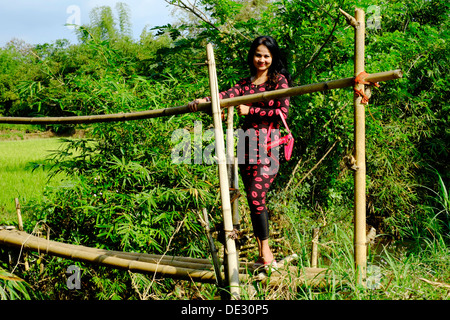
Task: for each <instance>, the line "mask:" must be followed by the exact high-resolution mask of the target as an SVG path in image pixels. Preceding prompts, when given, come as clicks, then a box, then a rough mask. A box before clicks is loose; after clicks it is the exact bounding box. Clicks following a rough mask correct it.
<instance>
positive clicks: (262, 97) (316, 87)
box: [0, 70, 403, 124]
mask: <svg viewBox="0 0 450 320" xmlns="http://www.w3.org/2000/svg"><path fill="white" fill-rule="evenodd" d="M402 77H403V73H402V71H401V70H392V71H386V72H379V73H373V74H370V75H369V76H367V78H366V79H365V80H367V81H370V82H381V81H388V80H394V79H399V78H402ZM353 85H354V78H345V79H339V80H331V81H325V82H320V83H313V84H307V85H303V86H298V87H292V88H287V89H279V90H273V91H267V92H263V93H255V94H251V95H246V96H239V97H235V98H229V99H223V100H220V106H221V107H222V108H226V107H231V106H236V105H239V104H248V103H253V102H257V101H268V100H271V99H276V98H282V97H292V96H299V95H303V94H308V93H313V92H319V91H327V90H331V89H341V88H345V87H351V86H353ZM197 110H198V111H209V110H211V102H205V103H200V104H199V105H198V108H197ZM189 112H191V111H190V110H189V108H188V106H187V105H184V106H179V107H172V108H164V109H157V110H146V111H137V112H128V113H115V114H102V115H89V116H73V117H0V123H14V124H80V123H99V122H115V121H129V120H139V119H150V118H158V117H168V116H173V115H179V114H184V113H189Z"/></svg>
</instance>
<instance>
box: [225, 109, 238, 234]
mask: <svg viewBox="0 0 450 320" xmlns="http://www.w3.org/2000/svg"><path fill="white" fill-rule="evenodd" d="M227 113H228V114H227V147H226V150H227V168H228V178H229V183H230V187H232V188H233V189H234V190H235V191H236V192H237V190H238V186H239V184H238V181H239V180H238V177H237V174H236V171H237V163H236V162H237V161H235V160H236V157H235V152H234V123H233V122H234V121H233V120H234V107H229V108H228V110H227ZM238 204H239V200H238V199H235V200H234V201H233V203H232V204H231V208H232V213H233V214H232V217H233V226H234V227H236V228H239V210H238Z"/></svg>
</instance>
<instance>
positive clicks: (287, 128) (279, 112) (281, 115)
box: [277, 110, 291, 133]
mask: <svg viewBox="0 0 450 320" xmlns="http://www.w3.org/2000/svg"><path fill="white" fill-rule="evenodd" d="M277 113H278V114H279V115H280V117H281V120H283V124H284V126H285V127H286V130H287V132H289V133H291V130H290V129H289V127H288V125H287V123H286V119H285V118H284V115H283V112H281V111H280V110H277Z"/></svg>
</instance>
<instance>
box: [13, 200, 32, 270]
mask: <svg viewBox="0 0 450 320" xmlns="http://www.w3.org/2000/svg"><path fill="white" fill-rule="evenodd" d="M14 201H15V203H16V213H17V220H18V225H19V230H20V231H23V221H22V209H21V208H20V202H19V198H14ZM23 261H24V264H25V271H28V270H29V269H30V265H29V264H28V254H27V252H26V251H25V250H24V252H23Z"/></svg>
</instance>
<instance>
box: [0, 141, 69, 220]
mask: <svg viewBox="0 0 450 320" xmlns="http://www.w3.org/2000/svg"><path fill="white" fill-rule="evenodd" d="M61 143H62V142H61V140H60V139H57V138H47V139H28V140H8V141H0V191H1V192H0V224H13V223H14V222H15V221H17V216H16V211H15V203H14V198H19V201H20V203H21V205H22V206H26V204H27V202H29V201H30V200H32V199H35V200H39V198H40V197H41V196H42V193H43V191H44V187H45V186H46V185H47V184H48V183H49V182H48V166H47V168H46V167H45V166H44V167H42V166H40V167H38V168H37V169H35V170H33V168H34V167H35V164H44V163H45V159H46V158H47V157H48V156H49V154H50V153H51V152H52V150H56V149H58V148H59V146H60V145H61ZM50 183H51V184H55V183H58V178H57V177H56V178H54V179H53V180H52V181H50ZM23 214H24V215H26V210H25V211H24V213H23Z"/></svg>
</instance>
